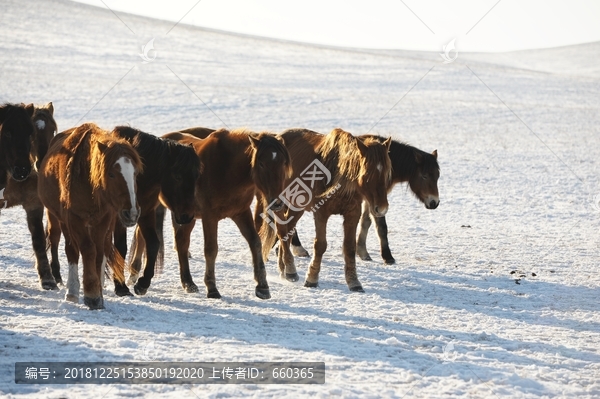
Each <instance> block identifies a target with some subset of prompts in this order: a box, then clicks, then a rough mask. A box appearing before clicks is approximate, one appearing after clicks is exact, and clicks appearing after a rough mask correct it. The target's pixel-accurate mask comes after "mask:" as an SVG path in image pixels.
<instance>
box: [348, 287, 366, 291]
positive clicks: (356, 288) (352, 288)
mask: <svg viewBox="0 0 600 399" xmlns="http://www.w3.org/2000/svg"><path fill="white" fill-rule="evenodd" d="M350 291H351V292H365V290H363V287H362V286H361V285H357V286H355V287H350Z"/></svg>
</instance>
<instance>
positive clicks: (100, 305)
mask: <svg viewBox="0 0 600 399" xmlns="http://www.w3.org/2000/svg"><path fill="white" fill-rule="evenodd" d="M83 303H84V304H85V305H87V307H88V308H90V310H96V309H104V299H102V297H98V298H90V297H87V296H84V297H83Z"/></svg>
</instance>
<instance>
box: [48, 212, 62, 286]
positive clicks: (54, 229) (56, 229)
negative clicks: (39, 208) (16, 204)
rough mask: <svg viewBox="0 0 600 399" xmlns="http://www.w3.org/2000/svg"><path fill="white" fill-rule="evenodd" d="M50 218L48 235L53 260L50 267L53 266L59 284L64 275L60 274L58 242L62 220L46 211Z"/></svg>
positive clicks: (55, 278)
mask: <svg viewBox="0 0 600 399" xmlns="http://www.w3.org/2000/svg"><path fill="white" fill-rule="evenodd" d="M46 216H47V218H48V230H47V233H46V235H47V237H48V242H49V244H50V255H51V257H52V261H51V263H50V267H51V268H52V275H53V276H54V280H56V283H57V284H63V281H62V277H61V276H60V261H59V260H58V244H59V243H60V233H61V228H60V221H59V220H58V219H57V218H56V216H54V215H53V214H52V213H50V211H48V212H46Z"/></svg>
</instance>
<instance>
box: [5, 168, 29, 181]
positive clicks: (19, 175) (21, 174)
mask: <svg viewBox="0 0 600 399" xmlns="http://www.w3.org/2000/svg"><path fill="white" fill-rule="evenodd" d="M9 171H10V177H12V178H13V180H16V181H23V180H26V179H27V178H28V177H29V175H30V174H31V166H13V167H12V168H11V169H10V170H9Z"/></svg>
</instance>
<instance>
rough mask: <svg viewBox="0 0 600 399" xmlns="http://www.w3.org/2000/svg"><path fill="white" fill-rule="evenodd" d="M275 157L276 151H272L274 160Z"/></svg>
mask: <svg viewBox="0 0 600 399" xmlns="http://www.w3.org/2000/svg"><path fill="white" fill-rule="evenodd" d="M275 158H277V153H276V152H275V151H273V160H275Z"/></svg>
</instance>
